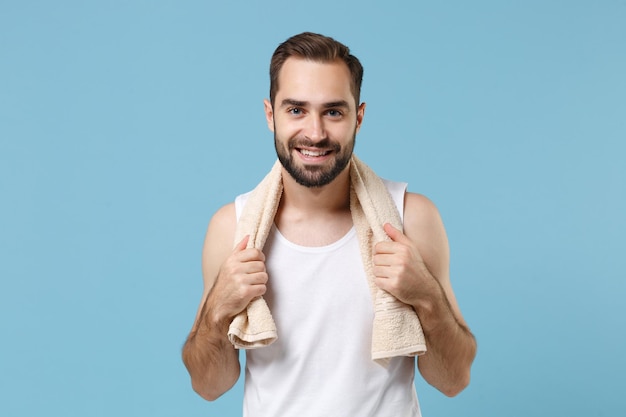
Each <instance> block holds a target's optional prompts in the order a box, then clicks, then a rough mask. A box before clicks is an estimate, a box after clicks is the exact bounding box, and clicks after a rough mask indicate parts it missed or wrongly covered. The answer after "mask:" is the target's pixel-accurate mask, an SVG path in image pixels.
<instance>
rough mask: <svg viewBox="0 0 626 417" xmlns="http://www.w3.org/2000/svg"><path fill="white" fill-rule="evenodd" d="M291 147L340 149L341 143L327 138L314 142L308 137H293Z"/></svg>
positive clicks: (289, 143)
mask: <svg viewBox="0 0 626 417" xmlns="http://www.w3.org/2000/svg"><path fill="white" fill-rule="evenodd" d="M288 146H289V149H295V148H320V149H332V150H333V151H337V152H338V151H339V150H340V149H341V145H340V144H338V143H337V142H335V141H332V140H330V139H329V138H325V139H322V140H319V141H316V142H313V141H312V140H310V139H307V138H291V139H289V142H288Z"/></svg>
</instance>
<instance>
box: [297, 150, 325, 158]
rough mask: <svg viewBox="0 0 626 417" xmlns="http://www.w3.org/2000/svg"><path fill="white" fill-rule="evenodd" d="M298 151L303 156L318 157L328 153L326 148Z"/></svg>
mask: <svg viewBox="0 0 626 417" xmlns="http://www.w3.org/2000/svg"><path fill="white" fill-rule="evenodd" d="M298 152H300V153H301V154H302V155H304V156H309V157H320V156H326V155H328V154H329V153H330V151H328V150H326V151H324V150H319V151H312V150H310V149H298Z"/></svg>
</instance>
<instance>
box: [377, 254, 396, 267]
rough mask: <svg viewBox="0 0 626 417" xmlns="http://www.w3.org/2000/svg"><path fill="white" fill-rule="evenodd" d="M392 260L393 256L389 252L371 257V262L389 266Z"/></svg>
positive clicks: (392, 262)
mask: <svg viewBox="0 0 626 417" xmlns="http://www.w3.org/2000/svg"><path fill="white" fill-rule="evenodd" d="M394 261H395V259H394V256H393V255H392V254H389V253H378V254H376V255H374V256H373V257H372V263H373V264H374V265H376V266H391V265H393V264H394V263H395V262H394Z"/></svg>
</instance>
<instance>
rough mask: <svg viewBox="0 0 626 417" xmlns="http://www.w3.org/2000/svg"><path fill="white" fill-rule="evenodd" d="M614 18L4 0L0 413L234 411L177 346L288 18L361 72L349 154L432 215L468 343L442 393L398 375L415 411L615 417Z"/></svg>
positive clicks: (256, 163)
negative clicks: (353, 150) (330, 43)
mask: <svg viewBox="0 0 626 417" xmlns="http://www.w3.org/2000/svg"><path fill="white" fill-rule="evenodd" d="M625 22H626V2H625V1H623V0H603V1H592V0H589V1H565V0H563V1H536V0H533V1H495V0H494V1H487V0H480V1H453V2H444V1H442V2H426V1H397V0H386V1H384V2H382V1H380V2H374V1H364V0H360V1H337V2H278V1H263V2H261V1H259V2H252V1H248V2H245V1H243V2H241V1H240V2H209V1H187V2H185V1H149V0H144V1H101V2H88V1H58V2H52V1H8V0H1V1H0V198H1V205H0V257H1V261H0V335H1V336H0V337H1V340H2V342H1V343H0V415H2V416H36V415H53V416H182V415H185V416H238V415H240V414H241V405H240V404H241V397H242V388H241V384H238V385H237V386H236V388H235V389H234V390H233V391H231V392H229V393H228V394H226V395H225V396H224V397H222V398H221V399H219V400H218V401H217V402H214V403H208V402H206V401H204V400H202V399H201V398H200V397H198V396H197V395H196V394H195V393H193V391H192V390H191V388H190V384H189V380H188V376H187V374H186V371H185V369H184V367H183V365H182V362H181V360H180V348H181V346H182V343H183V341H184V339H185V337H186V335H187V332H188V331H189V328H190V326H191V324H192V321H193V317H194V314H195V311H196V308H197V304H198V302H199V297H200V294H201V290H202V283H201V276H200V251H201V246H202V242H203V237H204V232H205V228H206V225H207V223H208V221H209V219H210V216H211V215H212V213H213V212H214V211H215V210H216V209H217V208H218V207H220V206H221V205H223V204H225V203H227V202H229V201H231V200H232V199H233V197H234V196H235V195H236V194H238V193H241V192H244V191H247V190H249V189H250V188H252V187H253V186H254V185H255V184H256V182H257V181H258V180H259V179H260V178H261V176H262V175H263V174H264V173H265V172H266V171H267V170H268V169H269V167H270V166H271V164H272V162H273V160H274V151H273V146H272V136H271V134H270V132H269V131H268V130H267V128H266V125H265V121H264V117H263V112H262V99H263V98H265V97H266V96H267V95H268V84H269V83H268V77H267V68H268V63H269V58H270V55H271V53H272V51H273V50H274V48H275V47H276V46H277V45H278V44H279V43H280V42H282V41H283V40H284V39H286V38H287V37H289V36H290V35H292V34H295V33H298V32H301V31H304V30H311V31H317V32H322V33H325V34H328V35H330V36H334V37H336V38H337V39H339V40H341V41H343V42H345V43H346V44H347V45H349V46H350V47H351V48H352V50H353V52H354V53H355V54H356V55H357V56H359V57H360V58H361V60H362V62H363V64H364V66H365V79H364V88H363V95H362V96H363V99H364V101H366V102H367V103H368V107H367V112H366V118H365V123H364V127H363V129H362V131H361V134H360V135H359V137H358V139H357V153H358V154H359V155H360V156H361V158H362V159H364V160H365V161H366V162H368V163H369V164H370V165H371V166H372V167H374V168H375V169H376V170H377V171H378V173H379V174H380V175H381V176H384V177H386V178H390V179H397V180H405V181H408V182H409V183H410V190H412V191H415V192H420V193H423V194H426V195H427V196H429V197H430V198H431V199H432V200H433V201H434V202H435V203H436V204H437V205H438V207H439V208H440V211H441V213H442V215H443V218H444V221H445V223H446V226H447V230H448V234H449V238H450V244H451V249H452V276H453V283H454V286H455V290H456V293H457V296H458V299H459V303H460V305H461V307H462V310H463V312H464V314H465V316H466V319H467V320H468V322H469V323H470V325H471V328H472V330H473V332H474V333H475V334H476V337H477V339H478V343H479V353H478V357H477V359H476V362H475V365H474V368H473V379H472V383H471V385H470V387H469V388H468V389H467V390H466V391H464V392H463V393H462V394H461V395H459V396H458V397H456V398H453V399H448V398H445V397H444V396H443V395H441V394H439V393H438V392H437V391H435V390H434V389H432V388H430V387H429V386H427V385H426V384H425V383H424V382H423V380H421V379H420V378H418V380H417V382H416V385H417V389H418V393H419V396H420V401H421V404H422V410H423V413H424V415H425V416H438V417H442V416H553V415H562V416H614V415H619V414H621V413H623V410H624V409H626V400H625V397H624V395H623V390H624V388H625V386H624V382H623V381H624V379H623V376H624V373H625V372H626V360H625V359H624V358H625V356H624V350H625V349H626V340H625V339H626V338H625V335H624V333H625V329H626V312H625V311H624V308H623V304H624V297H625V296H626V283H625V281H626V280H625V278H626V273H625V271H626V261H625V259H626V256H624V252H625V249H626V245H625V244H624V236H625V235H626V220H625V214H626V168H625V166H626V163H625V162H624V160H625V158H626V146H625V139H626V99H625V97H626V76H625V74H626V23H625ZM225 244H228V243H227V242H225ZM342 342H345V341H342ZM312 406H314V405H312Z"/></svg>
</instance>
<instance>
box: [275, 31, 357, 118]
mask: <svg viewBox="0 0 626 417" xmlns="http://www.w3.org/2000/svg"><path fill="white" fill-rule="evenodd" d="M292 56H293V57H298V58H304V59H308V60H311V61H317V62H332V61H336V60H340V61H343V62H344V63H345V64H346V65H347V66H348V70H349V71H350V76H351V78H352V81H351V85H350V90H351V91H352V95H353V96H354V101H355V102H356V105H357V106H358V105H359V100H360V97H361V83H362V81H363V66H362V65H361V62H359V60H358V58H357V57H355V56H354V55H352V54H350V48H348V47H347V46H346V45H344V44H342V43H340V42H337V41H336V40H334V39H333V38H330V37H328V36H324V35H320V34H317V33H311V32H303V33H300V34H298V35H295V36H292V37H291V38H289V39H287V40H286V41H285V42H283V43H281V44H280V45H278V48H276V50H275V51H274V55H272V60H271V62H270V101H271V103H272V105H273V104H274V98H275V97H276V93H277V92H278V74H279V72H280V70H281V68H282V67H283V64H284V63H285V61H286V60H287V59H288V58H290V57H292Z"/></svg>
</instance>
